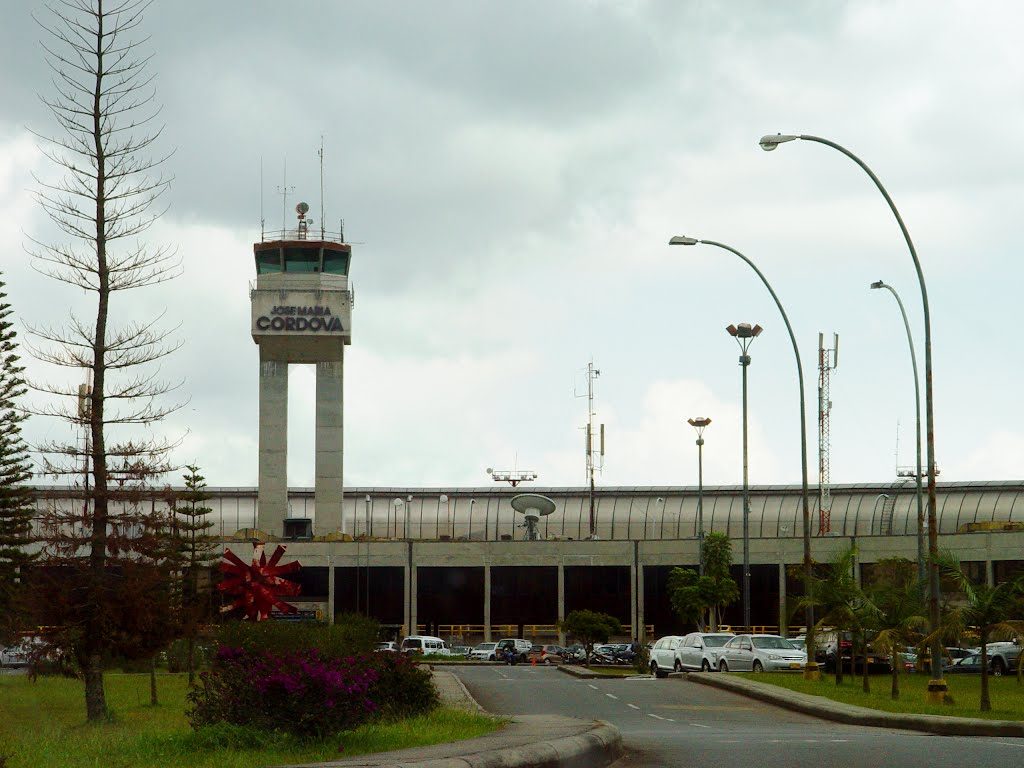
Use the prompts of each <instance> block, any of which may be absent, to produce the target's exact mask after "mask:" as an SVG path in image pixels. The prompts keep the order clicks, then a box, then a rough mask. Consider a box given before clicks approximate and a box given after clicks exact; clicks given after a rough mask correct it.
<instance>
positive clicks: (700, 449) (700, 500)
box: [686, 371, 746, 576]
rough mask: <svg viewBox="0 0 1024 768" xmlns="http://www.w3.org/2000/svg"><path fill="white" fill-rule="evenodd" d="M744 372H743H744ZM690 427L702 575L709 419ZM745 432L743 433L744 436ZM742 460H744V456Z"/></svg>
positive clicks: (699, 564)
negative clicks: (694, 451)
mask: <svg viewBox="0 0 1024 768" xmlns="http://www.w3.org/2000/svg"><path fill="white" fill-rule="evenodd" d="M744 372H745V371H744ZM686 421H687V422H688V423H689V425H690V426H691V427H693V428H694V429H695V430H697V557H698V558H699V560H698V565H697V569H698V571H697V572H698V573H699V574H700V575H701V576H703V575H704V430H705V429H706V428H707V426H708V424H710V423H711V419H708V418H705V417H703V416H698V417H697V418H696V419H687V420H686ZM745 434H746V432H745V431H744V435H745ZM744 458H746V457H745V456H744ZM744 463H745V462H744Z"/></svg>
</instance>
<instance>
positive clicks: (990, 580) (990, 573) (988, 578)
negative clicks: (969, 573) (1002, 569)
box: [985, 560, 996, 589]
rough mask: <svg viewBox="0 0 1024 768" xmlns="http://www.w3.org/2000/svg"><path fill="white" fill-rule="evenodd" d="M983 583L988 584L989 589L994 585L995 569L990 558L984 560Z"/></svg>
mask: <svg viewBox="0 0 1024 768" xmlns="http://www.w3.org/2000/svg"><path fill="white" fill-rule="evenodd" d="M985 583H986V584H988V586H989V589H992V588H993V587H995V585H996V569H995V567H994V566H993V565H992V561H991V560H986V561H985Z"/></svg>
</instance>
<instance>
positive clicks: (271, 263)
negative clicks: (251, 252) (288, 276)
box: [256, 248, 281, 275]
mask: <svg viewBox="0 0 1024 768" xmlns="http://www.w3.org/2000/svg"><path fill="white" fill-rule="evenodd" d="M280 271H281V249H280V248H258V249H257V250H256V274H257V275H268V274H272V273H275V272H280Z"/></svg>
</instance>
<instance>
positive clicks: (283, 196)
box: [277, 157, 295, 238]
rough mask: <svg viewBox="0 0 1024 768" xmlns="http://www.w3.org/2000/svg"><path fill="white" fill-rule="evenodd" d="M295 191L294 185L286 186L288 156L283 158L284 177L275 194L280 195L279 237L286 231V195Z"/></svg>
mask: <svg viewBox="0 0 1024 768" xmlns="http://www.w3.org/2000/svg"><path fill="white" fill-rule="evenodd" d="M294 191H295V187H289V186H288V158H287V157H286V158H285V159H284V178H283V179H282V183H281V186H279V187H278V188H277V194H279V195H280V196H281V237H282V238H283V237H284V233H285V232H287V231H288V220H287V216H288V195H290V194H291V193H292V192H294Z"/></svg>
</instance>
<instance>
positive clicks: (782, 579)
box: [779, 563, 789, 637]
mask: <svg viewBox="0 0 1024 768" xmlns="http://www.w3.org/2000/svg"><path fill="white" fill-rule="evenodd" d="M788 628H789V617H788V616H787V615H786V564H785V563H779V634H780V635H782V636H783V637H785V636H786V634H787V632H786V630H787V629H788Z"/></svg>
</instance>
